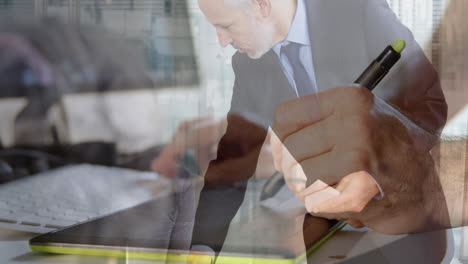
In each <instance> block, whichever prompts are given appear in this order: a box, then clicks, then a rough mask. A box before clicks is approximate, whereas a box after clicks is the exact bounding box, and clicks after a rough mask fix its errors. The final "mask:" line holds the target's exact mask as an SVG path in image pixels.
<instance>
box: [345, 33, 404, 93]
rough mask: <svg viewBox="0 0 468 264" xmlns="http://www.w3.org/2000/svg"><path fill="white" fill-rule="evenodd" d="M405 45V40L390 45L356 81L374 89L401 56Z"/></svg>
mask: <svg viewBox="0 0 468 264" xmlns="http://www.w3.org/2000/svg"><path fill="white" fill-rule="evenodd" d="M405 47H406V42H405V41H404V40H397V41H396V42H395V43H394V44H393V45H388V46H387V47H386V48H385V49H384V51H382V53H380V55H379V56H378V57H377V58H376V59H375V60H374V61H372V63H371V64H370V65H369V66H368V67H367V68H366V70H365V71H364V72H363V73H362V74H361V75H360V76H359V78H357V80H356V81H355V82H354V83H355V84H358V85H361V86H364V87H366V88H367V89H369V90H370V91H372V90H373V89H374V88H375V87H376V86H377V84H379V82H380V81H381V80H382V79H383V78H384V77H385V75H387V73H388V72H389V71H390V69H391V68H392V67H393V65H395V64H396V63H397V61H398V60H399V59H400V58H401V52H402V51H403V50H404V49H405Z"/></svg>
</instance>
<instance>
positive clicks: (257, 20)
mask: <svg viewBox="0 0 468 264" xmlns="http://www.w3.org/2000/svg"><path fill="white" fill-rule="evenodd" d="M224 2H225V0H199V4H200V9H201V10H202V11H203V13H204V14H205V16H206V18H207V19H208V21H209V22H210V23H211V24H213V25H214V26H215V28H216V33H217V35H218V41H219V43H220V45H221V46H222V47H223V48H224V47H226V46H228V45H231V46H233V47H234V48H235V49H237V50H238V51H239V52H241V53H247V55H248V56H249V57H250V58H252V59H258V58H260V57H261V56H263V55H264V54H265V53H267V52H268V51H269V50H270V49H271V47H272V46H273V45H274V43H273V39H274V31H275V28H274V26H273V23H271V21H269V20H268V18H265V17H262V16H261V15H260V13H259V11H258V8H256V7H255V3H254V2H252V4H249V5H247V6H230V5H228V4H225V3H224Z"/></svg>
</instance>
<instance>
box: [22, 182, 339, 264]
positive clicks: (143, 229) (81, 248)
mask: <svg viewBox="0 0 468 264" xmlns="http://www.w3.org/2000/svg"><path fill="white" fill-rule="evenodd" d="M236 192H239V194H240V195H243V194H242V192H241V191H239V190H237V189H235V188H231V189H226V190H217V191H213V193H212V195H213V199H210V200H212V201H213V203H217V202H219V199H218V201H217V199H216V197H221V196H220V195H226V194H227V193H228V194H230V195H231V194H234V195H235V194H236ZM194 193H195V192H194V190H193V188H192V187H191V186H189V187H187V188H185V189H184V190H182V191H178V192H174V193H171V194H169V195H167V196H164V197H161V198H158V199H155V200H151V201H148V202H145V203H143V204H140V205H138V206H135V207H132V208H129V209H126V210H123V211H120V212H117V213H113V214H111V215H108V216H104V217H101V218H97V219H94V220H91V221H88V222H85V223H81V224H78V225H74V226H71V227H68V228H65V229H61V230H58V231H53V232H50V233H47V234H44V235H40V236H38V237H35V238H33V239H31V240H30V246H31V248H32V249H33V250H34V251H39V252H48V253H62V254H78V255H94V256H111V257H125V258H134V259H148V260H155V261H162V262H177V263H214V261H213V260H214V256H215V255H216V256H217V257H216V263H226V264H228V263H229V264H240V263H265V264H267V263H277V264H283V263H284V264H286V263H296V262H298V261H299V260H301V259H303V258H304V257H305V256H306V254H307V253H308V252H311V251H313V250H314V249H315V248H317V247H318V246H319V245H320V244H321V243H323V242H324V241H325V240H326V239H327V238H329V237H330V236H331V235H332V234H333V233H335V232H336V231H337V230H339V229H341V227H343V223H340V222H338V223H337V222H332V221H328V220H325V219H321V218H315V217H312V216H307V217H305V218H304V214H303V213H302V212H301V211H300V210H295V209H294V208H292V207H290V206H288V208H286V209H284V210H281V209H279V210H272V208H270V207H268V206H262V205H261V204H260V205H256V206H254V207H253V208H248V211H249V215H247V216H245V217H242V216H241V217H236V219H235V220H233V221H232V222H231V223H230V224H229V223H228V224H227V226H228V228H229V231H228V234H227V238H226V240H225V241H224V244H223V245H222V250H221V251H220V252H213V251H212V250H209V248H208V249H207V250H205V249H206V248H207V247H204V245H212V241H207V240H209V239H210V236H208V235H203V234H202V233H200V232H198V235H194V236H198V237H192V231H193V228H194V221H193V219H194V215H195V211H196V206H195V205H194V202H193V201H196V200H195V196H194ZM218 208H220V211H219V212H217V213H220V212H221V214H222V210H223V209H222V208H223V206H219V207H218ZM241 210H242V207H241ZM213 218H215V217H213ZM304 222H305V225H304V226H305V227H304V228H303V223H304ZM197 224H198V223H197ZM201 224H202V225H204V228H206V226H210V225H213V228H219V227H220V225H222V224H223V223H221V222H218V221H217V220H216V219H210V220H209V223H201ZM195 228H197V227H196V226H195ZM304 233H305V235H304ZM194 234H195V233H194ZM304 240H305V241H306V242H304ZM205 242H206V243H205ZM305 245H306V246H305Z"/></svg>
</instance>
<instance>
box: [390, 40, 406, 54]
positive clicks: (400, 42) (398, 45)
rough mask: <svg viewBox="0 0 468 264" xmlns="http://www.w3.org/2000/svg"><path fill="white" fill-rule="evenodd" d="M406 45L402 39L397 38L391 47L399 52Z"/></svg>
mask: <svg viewBox="0 0 468 264" xmlns="http://www.w3.org/2000/svg"><path fill="white" fill-rule="evenodd" d="M405 47H406V42H405V41H404V40H397V41H396V42H395V43H394V44H393V45H392V48H393V49H394V50H395V51H396V52H398V53H401V52H402V51H403V50H404V49H405Z"/></svg>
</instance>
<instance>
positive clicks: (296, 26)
mask: <svg viewBox="0 0 468 264" xmlns="http://www.w3.org/2000/svg"><path fill="white" fill-rule="evenodd" d="M289 42H295V43H298V44H302V45H307V46H310V38H309V28H308V24H307V12H306V7H305V3H304V0H297V9H296V14H295V15H294V19H293V22H292V24H291V28H290V29H289V32H288V36H287V37H286V39H285V40H283V41H281V42H280V43H278V44H276V45H274V46H273V50H274V51H275V52H276V54H278V55H279V54H280V51H281V47H282V46H283V45H287V44H288V43H289Z"/></svg>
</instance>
